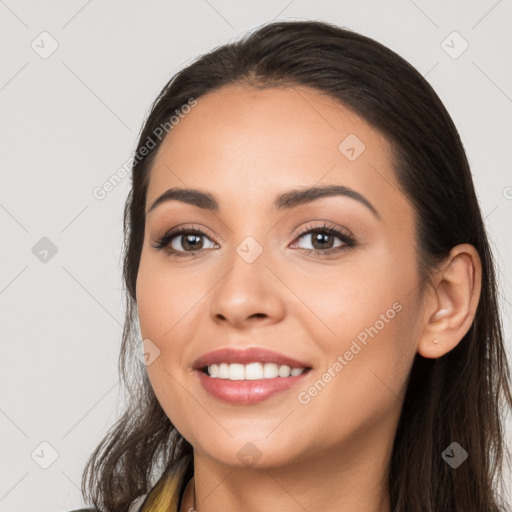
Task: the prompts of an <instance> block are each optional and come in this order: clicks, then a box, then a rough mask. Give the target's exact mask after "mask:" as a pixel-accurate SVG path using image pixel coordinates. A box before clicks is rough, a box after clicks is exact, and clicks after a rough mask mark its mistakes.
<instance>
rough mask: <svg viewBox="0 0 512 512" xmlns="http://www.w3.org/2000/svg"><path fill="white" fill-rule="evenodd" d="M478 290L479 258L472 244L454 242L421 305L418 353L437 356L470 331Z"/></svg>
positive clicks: (424, 355) (479, 282)
mask: <svg viewBox="0 0 512 512" xmlns="http://www.w3.org/2000/svg"><path fill="white" fill-rule="evenodd" d="M480 290H481V262H480V257H479V255H478V252H477V250H476V249H475V247H474V246H473V245H470V244H460V245H457V246H455V247H454V248H453V249H452V250H451V251H450V254H449V256H448V257H447V258H446V260H445V262H444V263H443V265H442V266H441V268H440V271H439V272H438V273H437V275H436V276H435V278H434V282H433V285H432V288H431V289H430V290H429V291H430V293H429V294H428V297H427V298H426V300H425V305H424V320H423V322H424V325H423V329H422V334H421V337H420V339H419V343H418V353H419V354H420V355H422V356H423V357H427V358H438V357H441V356H443V355H444V354H446V353H448V352H450V350H452V349H453V348H455V347H456V346H457V345H458V343H459V342H460V341H461V340H462V338H463V337H464V336H465V334H466V333H467V332H468V331H469V329H470V327H471V324H472V323H473V320H474V318H475V314H476V308H477V306H478V301H479V298H480Z"/></svg>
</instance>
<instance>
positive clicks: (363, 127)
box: [147, 85, 399, 207]
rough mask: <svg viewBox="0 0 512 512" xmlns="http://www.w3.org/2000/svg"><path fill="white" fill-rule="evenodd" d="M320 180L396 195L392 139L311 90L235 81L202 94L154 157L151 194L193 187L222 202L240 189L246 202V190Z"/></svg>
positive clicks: (259, 192)
mask: <svg viewBox="0 0 512 512" xmlns="http://www.w3.org/2000/svg"><path fill="white" fill-rule="evenodd" d="M320 182H326V183H336V184H340V185H344V186H348V187H351V188H355V189H359V190H364V192H365V194H366V195H369V196H373V197H375V201H376V202H377V203H378V202H379V198H380V200H382V199H383V198H385V196H386V194H390V195H391V196H392V195H396V194H398V188H399V187H398V184H397V182H396V178H395V175H394V172H393V169H392V160H391V148H390V146H389V143H388V142H387V140H386V139H385V137H384V136H383V135H382V134H381V133H380V132H379V131H378V130H376V129H374V128H373V127H372V126H371V125H369V124H368V123H367V122H366V121H364V120H363V119H362V118H360V117H359V116H358V115H356V114H355V113H354V112H352V111H351V110H350V109H349V108H347V107H345V106H344V105H342V104H341V103H340V102H338V101H337V100H335V99H334V98H331V97H329V96H327V95H324V94H321V93H319V92H317V91H315V90H313V89H309V88H306V87H299V86H293V87H292V86H288V87H279V88H278V87H271V88H266V89H262V90H260V89H256V88H254V87H251V86H242V85H236V86H228V87H223V88H222V89H219V90H217V91H214V92H212V93H209V94H206V95H204V96H201V97H199V98H198V99H197V105H196V106H195V107H194V108H192V109H191V111H190V112H189V113H188V114H186V115H185V116H184V117H183V118H181V119H180V122H179V123H178V124H177V125H175V126H174V127H173V129H172V130H171V131H170V133H169V135H167V137H166V138H165V139H164V141H163V142H162V145H161V147H160V148H159V150H158V154H157V155H156V158H155V160H154V163H153V167H152V170H151V174H150V181H149V186H148V193H147V201H148V204H149V203H150V202H152V201H153V200H154V199H155V198H156V197H157V196H158V195H160V194H161V193H162V192H164V191H165V190H167V189H168V188H171V187H195V188H201V189H204V190H208V191H209V192H211V193H212V194H214V195H215V196H216V197H219V198H221V199H220V201H221V203H222V197H223V196H227V195H228V196H229V195H230V190H235V191H236V192H237V195H238V201H239V203H240V205H241V206H247V201H248V200H249V197H248V194H250V199H251V200H254V201H257V202H260V203H261V202H262V201H267V202H270V201H271V199H272V198H273V195H274V194H272V197H269V194H268V193H269V191H271V190H275V191H279V190H284V189H289V188H290V187H301V186H313V185H315V184H319V183H320ZM231 195H233V194H231ZM232 199H233V197H232ZM221 207H222V204H221Z"/></svg>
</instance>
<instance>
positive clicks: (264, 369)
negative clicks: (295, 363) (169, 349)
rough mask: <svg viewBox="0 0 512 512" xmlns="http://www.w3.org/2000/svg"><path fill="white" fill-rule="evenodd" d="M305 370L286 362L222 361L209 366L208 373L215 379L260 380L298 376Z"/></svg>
mask: <svg viewBox="0 0 512 512" xmlns="http://www.w3.org/2000/svg"><path fill="white" fill-rule="evenodd" d="M304 370H305V368H290V367H289V366H286V365H285V364H283V365H277V364H274V363H249V364H240V363H232V364H227V363H221V364H212V365H210V366H208V375H209V376H210V377H213V378H214V379H229V380H258V379H274V378H276V377H290V376H292V377H296V376H297V375H300V374H301V373H302V372H304Z"/></svg>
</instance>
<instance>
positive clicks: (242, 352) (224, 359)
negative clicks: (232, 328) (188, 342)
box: [192, 347, 311, 370]
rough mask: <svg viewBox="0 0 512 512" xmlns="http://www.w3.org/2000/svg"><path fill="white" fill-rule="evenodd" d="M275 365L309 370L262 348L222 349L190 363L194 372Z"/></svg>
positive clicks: (277, 353) (296, 361) (301, 362)
mask: <svg viewBox="0 0 512 512" xmlns="http://www.w3.org/2000/svg"><path fill="white" fill-rule="evenodd" d="M256 362H259V363H275V364H277V365H286V366H289V367H290V368H311V365H310V364H309V363H307V362H304V361H299V360H298V359H295V358H293V357H289V356H286V355H284V354H280V353H279V352H275V351H273V350H268V349H266V348H262V347H250V348H246V349H235V348H229V347H228V348H222V349H219V350H214V351H213V352H208V353H207V354H204V355H202V356H201V357H199V358H198V359H196V360H195V361H194V362H193V363H192V368H193V369H194V370H201V369H203V368H205V367H206V366H210V365H212V364H221V363H228V364H231V363H240V364H249V363H256Z"/></svg>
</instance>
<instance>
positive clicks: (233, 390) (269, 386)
mask: <svg viewBox="0 0 512 512" xmlns="http://www.w3.org/2000/svg"><path fill="white" fill-rule="evenodd" d="M196 372H197V374H198V376H199V380H200V381H201V384H202V385H203V387H204V389H206V391H207V392H208V393H210V394H211V395H212V396H214V397H215V398H218V399H219V400H223V401H224V402H229V403H232V404H238V405H248V404H255V403H258V402H261V401H263V400H266V399H267V398H270V397H271V396H274V395H277V394H278V393H282V392H283V391H287V390H289V389H290V388H292V387H293V386H295V385H297V384H298V383H299V382H300V381H301V380H303V379H304V378H305V377H306V376H307V375H308V374H309V372H310V369H308V370H305V371H304V372H303V373H301V374H300V375H296V376H295V377H275V378H273V379H258V380H229V379H218V378H212V377H210V376H209V375H207V374H206V373H204V372H203V371H201V370H197V371H196Z"/></svg>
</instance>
